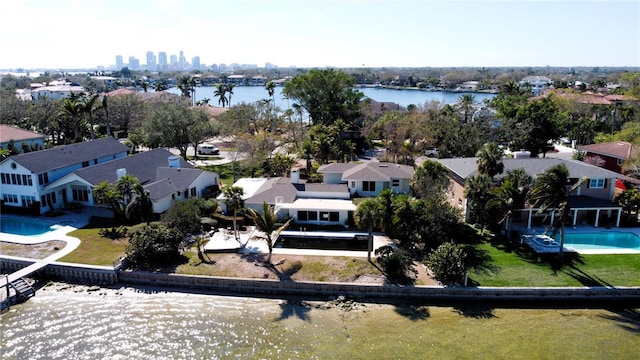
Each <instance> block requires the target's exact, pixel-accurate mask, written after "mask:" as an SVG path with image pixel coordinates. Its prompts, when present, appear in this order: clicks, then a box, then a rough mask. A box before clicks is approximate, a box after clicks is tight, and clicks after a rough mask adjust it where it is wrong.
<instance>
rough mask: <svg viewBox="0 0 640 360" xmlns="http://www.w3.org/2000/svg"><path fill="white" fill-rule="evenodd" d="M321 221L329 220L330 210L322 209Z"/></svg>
mask: <svg viewBox="0 0 640 360" xmlns="http://www.w3.org/2000/svg"><path fill="white" fill-rule="evenodd" d="M320 221H329V212H328V211H320Z"/></svg>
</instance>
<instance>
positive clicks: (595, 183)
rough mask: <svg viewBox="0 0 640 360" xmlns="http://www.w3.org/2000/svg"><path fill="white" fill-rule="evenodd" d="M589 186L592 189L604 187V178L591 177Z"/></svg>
mask: <svg viewBox="0 0 640 360" xmlns="http://www.w3.org/2000/svg"><path fill="white" fill-rule="evenodd" d="M589 188H591V189H603V188H604V179H591V180H589Z"/></svg>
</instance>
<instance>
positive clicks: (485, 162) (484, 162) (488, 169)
mask: <svg viewBox="0 0 640 360" xmlns="http://www.w3.org/2000/svg"><path fill="white" fill-rule="evenodd" d="M503 155H504V151H502V149H501V148H500V147H499V146H498V145H497V144H496V143H494V142H489V143H486V144H484V146H483V147H482V148H481V149H480V150H478V152H477V153H476V157H478V160H476V163H477V164H478V172H479V173H481V174H485V175H488V176H489V177H490V178H493V177H494V176H496V175H497V174H502V172H503V171H504V164H503V163H502V156H503Z"/></svg>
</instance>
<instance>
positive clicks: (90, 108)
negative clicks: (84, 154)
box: [82, 94, 99, 140]
mask: <svg viewBox="0 0 640 360" xmlns="http://www.w3.org/2000/svg"><path fill="white" fill-rule="evenodd" d="M97 99H98V94H88V95H86V96H84V97H83V100H82V112H83V113H85V114H87V116H88V117H89V132H90V134H91V140H93V139H95V138H96V132H95V129H94V128H93V113H94V112H95V111H96V110H97V109H98V108H99V106H96V105H95V104H96V100H97Z"/></svg>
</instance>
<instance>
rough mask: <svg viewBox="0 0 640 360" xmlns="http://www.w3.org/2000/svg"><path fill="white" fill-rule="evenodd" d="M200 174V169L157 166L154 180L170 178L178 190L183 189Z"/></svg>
mask: <svg viewBox="0 0 640 360" xmlns="http://www.w3.org/2000/svg"><path fill="white" fill-rule="evenodd" d="M200 174H202V170H200V169H190V168H171V167H168V166H166V167H158V168H157V169H156V180H160V179H171V181H172V182H173V184H174V185H175V187H176V189H178V191H184V190H185V189H186V188H187V187H188V186H189V185H190V184H191V183H192V182H193V181H194V180H195V179H196V178H197V177H198V176H199V175H200Z"/></svg>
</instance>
